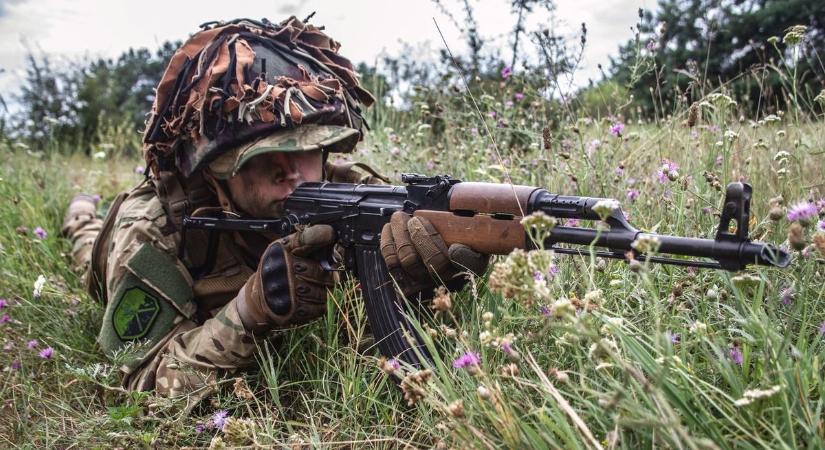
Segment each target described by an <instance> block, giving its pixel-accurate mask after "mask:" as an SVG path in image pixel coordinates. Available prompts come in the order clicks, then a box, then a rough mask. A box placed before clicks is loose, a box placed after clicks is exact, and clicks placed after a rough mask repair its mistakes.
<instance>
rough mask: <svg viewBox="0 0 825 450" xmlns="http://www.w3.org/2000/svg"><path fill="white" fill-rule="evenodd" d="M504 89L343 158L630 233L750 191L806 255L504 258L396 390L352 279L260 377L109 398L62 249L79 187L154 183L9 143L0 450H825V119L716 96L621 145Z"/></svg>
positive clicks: (105, 162)
mask: <svg viewBox="0 0 825 450" xmlns="http://www.w3.org/2000/svg"><path fill="white" fill-rule="evenodd" d="M512 95H513V93H512V92H510V91H508V90H506V89H504V90H502V92H500V93H497V95H496V96H486V97H485V98H481V99H479V102H480V106H479V107H480V109H481V110H482V111H481V112H475V111H474V110H473V108H470V107H468V108H465V109H458V108H454V109H450V108H447V109H446V110H445V111H443V112H442V113H441V117H442V119H443V120H444V121H445V122H446V123H450V124H453V125H451V126H449V127H446V128H444V129H437V127H433V126H432V122H431V121H429V120H425V119H426V118H428V117H429V111H426V110H425V109H424V108H422V105H417V106H416V108H417V109H416V111H418V113H420V117H419V118H417V117H416V116H415V114H412V117H411V118H410V119H409V120H405V121H399V120H389V119H387V118H384V119H382V120H381V121H380V122H379V123H380V124H381V125H383V126H374V127H373V133H372V135H371V136H370V137H369V139H368V140H367V141H366V142H364V144H363V146H362V147H361V150H359V152H358V153H357V154H356V155H353V158H356V159H359V160H363V161H366V162H368V163H371V164H374V165H375V166H377V167H379V168H381V169H382V170H383V171H384V172H385V173H388V174H390V175H392V176H394V177H395V182H397V183H398V182H399V179H398V174H399V173H401V172H422V173H449V174H452V175H454V176H456V177H458V178H462V179H466V180H476V181H495V182H505V181H507V179H508V177H509V178H510V179H512V181H513V182H514V183H520V184H531V185H539V186H544V187H546V188H548V190H550V191H554V192H561V193H566V194H571V195H590V196H607V197H613V198H616V199H618V200H620V201H621V203H622V207H623V209H624V210H625V211H626V213H627V215H628V216H629V218H630V221H631V223H633V224H634V225H636V226H637V227H639V228H641V229H645V230H651V231H655V232H658V233H662V234H676V235H684V236H695V237H711V238H712V236H713V235H714V233H715V231H716V230H715V227H716V226H717V222H718V212H719V207H720V203H721V201H722V197H723V193H724V186H725V184H726V183H727V182H730V181H737V180H744V181H747V182H748V183H751V184H752V185H753V187H754V198H753V204H752V221H751V222H752V223H751V224H750V229H751V235H752V237H753V238H754V239H758V240H762V241H766V242H770V243H774V244H777V245H783V246H785V247H786V248H788V249H791V247H792V246H796V248H800V249H802V250H801V251H794V261H793V263H792V265H791V266H790V267H789V268H787V269H784V270H780V269H772V268H751V269H749V270H747V271H745V272H742V273H726V272H722V271H714V270H694V269H687V268H675V267H664V266H654V265H650V266H646V265H645V266H643V267H641V269H640V270H631V268H630V267H628V265H627V264H625V263H623V262H618V261H602V260H599V259H591V258H580V257H567V256H562V255H559V256H556V257H553V258H544V257H543V256H546V255H543V256H542V257H540V255H535V256H534V257H531V258H530V259H525V258H524V257H523V256H521V257H519V256H518V255H516V256H513V257H510V258H509V259H505V258H503V257H502V258H499V259H497V263H498V264H500V265H499V266H498V267H497V269H494V270H493V272H495V274H496V275H495V277H494V278H495V280H494V281H495V283H489V285H488V280H489V278H488V277H483V278H481V279H478V280H475V282H474V283H473V284H472V286H470V288H468V289H467V290H466V291H465V292H462V293H459V294H453V295H452V298H451V303H452V307H451V308H450V309H449V310H448V311H442V312H439V313H437V314H434V315H433V317H428V318H425V320H423V322H422V327H423V328H424V329H425V331H426V333H425V334H426V336H428V338H429V339H431V341H432V345H434V346H436V347H437V348H438V349H439V353H438V355H439V356H438V357H437V358H435V361H434V362H433V365H432V367H430V368H429V371H427V372H418V373H409V371H408V368H403V367H402V368H400V369H397V370H395V372H396V375H399V376H401V377H404V378H405V382H404V383H403V386H404V392H403V393H402V392H401V391H400V390H399V389H398V388H397V387H396V385H395V383H394V382H393V380H392V376H390V375H388V374H387V373H386V372H388V371H393V368H392V367H390V366H388V365H386V364H383V365H382V364H381V363H380V362H379V359H378V357H377V356H378V355H377V351H376V350H375V348H373V347H372V341H371V339H370V337H369V334H368V332H367V328H366V325H367V324H366V320H365V317H364V315H365V314H364V311H363V307H362V306H361V304H360V302H359V294H358V292H357V290H356V289H355V288H354V287H353V286H350V285H346V286H342V288H341V289H340V290H339V291H337V292H336V293H335V295H333V296H332V297H331V301H330V308H329V313H328V315H327V316H326V317H325V318H324V319H322V320H320V321H318V322H316V323H314V324H312V325H310V326H306V327H303V328H301V329H298V330H294V331H290V332H287V333H284V334H283V335H282V336H281V337H280V342H278V343H277V344H276V343H275V341H273V343H272V344H271V345H267V346H266V347H265V348H262V349H261V357H260V370H253V371H249V372H245V373H238V374H236V375H235V376H230V377H228V378H227V379H226V381H224V382H222V383H221V389H220V391H219V394H218V395H217V396H215V397H214V398H212V399H211V400H208V401H205V402H203V403H201V404H198V405H195V406H194V407H191V408H190V407H187V402H186V400H185V399H166V398H159V397H155V396H153V395H152V394H151V393H127V392H123V391H122V390H121V389H120V388H119V380H118V376H117V373H116V370H114V369H113V368H112V367H111V366H110V365H108V364H107V361H106V360H105V358H104V357H103V355H102V354H101V353H100V352H99V350H98V348H97V347H96V344H95V341H94V340H95V336H96V333H97V330H98V327H99V320H100V318H101V315H102V311H103V310H102V307H101V306H100V305H98V304H95V303H94V302H93V301H92V300H91V299H90V298H89V297H88V296H87V295H86V294H85V293H84V292H83V289H82V283H81V280H80V279H79V277H78V275H77V274H75V273H72V271H71V270H70V268H69V265H68V259H67V252H68V251H69V250H70V248H69V245H68V243H67V242H65V241H64V240H62V239H61V238H60V236H59V227H60V222H61V219H62V214H63V207H64V206H65V204H66V202H67V201H68V199H69V198H70V197H71V196H72V195H73V193H75V192H77V191H85V192H91V193H97V194H99V195H100V196H101V197H102V198H103V203H104V204H105V202H106V200H108V199H111V198H112V197H113V196H114V195H115V194H116V193H117V192H118V191H119V190H120V189H124V188H127V187H128V186H130V185H132V184H135V183H136V182H138V181H139V180H140V179H141V175H138V174H136V173H135V167H136V166H139V165H141V163H140V161H139V160H138V159H137V156H135V157H133V158H129V157H113V156H112V157H104V158H99V159H88V158H86V157H82V156H61V155H57V154H55V155H43V154H41V153H39V152H36V151H33V150H30V149H25V148H19V147H9V148H8V149H6V150H3V151H2V152H0V162H1V163H2V164H0V166H1V167H0V178H2V180H0V297H2V298H3V299H4V300H2V301H0V302H2V303H0V304H2V309H0V317H2V322H3V323H2V324H0V336H2V337H0V341H2V345H3V350H2V351H0V447H3V448H8V447H22V448H42V447H58V448H110V447H123V448H140V447H150V446H157V447H170V446H209V445H212V446H214V447H216V448H220V446H222V445H225V446H227V447H234V446H270V445H275V446H281V445H282V446H286V447H288V448H303V446H306V445H309V446H322V447H326V446H329V447H333V448H405V447H407V446H409V447H411V448H419V447H421V448H429V447H435V448H466V447H472V448H490V447H492V448H502V447H503V448H584V449H591V448H622V449H639V448H691V449H697V448H707V449H715V448H719V449H727V448H766V449H767V448H770V449H775V448H788V449H791V448H808V449H815V448H823V447H825V418H823V406H825V404H823V392H825V385H823V373H825V367H823V364H824V363H825V308H824V307H825V265H823V259H824V258H825V229H823V227H825V223H823V222H821V220H822V219H821V217H822V216H823V213H825V176H824V175H823V163H825V151H823V149H825V126H823V124H822V122H821V121H814V122H810V123H809V122H804V121H799V122H797V121H796V120H795V119H793V118H792V117H791V116H792V115H791V114H785V115H781V116H780V115H775V116H774V115H771V116H767V117H750V118H745V117H743V118H740V117H738V114H735V113H734V112H733V109H734V108H731V107H729V105H727V103H726V100H725V98H723V97H708V98H707V99H706V100H707V101H706V103H705V105H703V106H700V107H699V109H700V110H701V111H699V112H700V114H699V116H700V119H699V121H698V123H697V124H696V125H695V126H693V127H688V126H687V125H686V124H685V122H686V120H687V118H688V110H687V108H685V111H684V112H683V113H682V114H676V115H674V116H673V117H671V118H668V119H664V120H660V121H656V122H652V123H637V122H636V121H627V123H621V125H623V126H624V128H623V129H622V130H619V128H621V126H619V123H620V122H621V119H619V118H610V119H591V118H571V119H569V120H568V121H567V122H566V123H565V124H564V125H562V126H559V127H556V128H554V131H552V132H551V131H550V130H549V129H548V130H547V131H544V132H543V128H544V125H543V124H540V123H537V122H536V121H535V120H534V119H533V117H534V116H533V114H534V113H535V114H536V117H539V114H538V113H539V111H538V110H537V108H540V101H539V100H540V99H538V98H537V97H536V98H532V97H531V94H530V93H529V92H528V93H526V94H525V95H526V98H525V97H524V96H522V98H517V99H518V101H523V102H532V103H530V105H532V106H527V107H523V108H519V107H517V106H516V107H514V106H512V101H511V99H512V98H513V97H512ZM508 104H509V106H508ZM468 105H469V103H468ZM488 111H498V116H497V117H496V118H492V117H490V116H491V115H490V114H488ZM482 112H483V114H482ZM502 117H503V118H504V119H505V120H506V121H507V122H506V123H504V124H502V122H501V120H502ZM390 124H392V125H390ZM399 124H401V125H399ZM611 130H612V131H611ZM516 138H517V139H516ZM717 187H719V188H720V189H721V191H720V189H717ZM780 196H781V198H782V200H778V199H777V197H780ZM798 202H811V203H812V205H813V206H810V207H809V208H808V209H810V208H815V209H817V213H818V214H819V216H820V217H815V215H816V213H815V214H814V216H805V212H804V209H800V208H799V206H795V205H796V203H798ZM798 211H801V212H800V213H799V214H796V213H797V212H798ZM789 213H791V217H790V218H791V219H794V218H798V216H800V215H801V216H802V218H803V219H805V218H806V217H807V220H802V221H801V222H806V224H805V225H804V226H801V227H800V226H799V225H792V223H791V222H790V221H789V217H788V214H789ZM771 216H773V217H771ZM795 222H796V223H800V220H796V221H795ZM580 225H581V226H588V224H586V223H582V224H580ZM817 230H818V231H817ZM789 232H790V233H791V235H790V237H789ZM514 267H515V268H516V269H518V270H508V268H509V269H513V268H514ZM519 274H522V275H519ZM531 275H532V276H531ZM38 280H41V281H40V282H38ZM40 284H42V286H40V287H39V288H36V287H35V286H36V285H40ZM502 286H507V287H508V288H507V289H505V290H503V292H505V293H506V294H507V295H506V296H504V295H502V288H501V287H502ZM491 287H495V288H496V289H491ZM35 290H39V295H35V293H34V291H35ZM582 305H586V307H582ZM47 349H51V351H49V350H47ZM468 353H469V354H473V355H476V354H477V357H478V362H477V363H474V362H475V361H472V360H471V361H470V362H469V363H467V361H468V358H467V356H466V354H468ZM462 355H465V356H464V358H463V360H459V363H457V364H456V363H455V360H457V359H460V358H461V356H462ZM460 361H464V364H463V365H464V366H465V367H455V366H456V365H458V366H461V365H462V364H461V363H460ZM408 400H409V401H408ZM224 417H226V419H224ZM224 421H226V423H225V424H224V425H223V427H222V430H220V429H219V428H221V427H220V425H221V423H223V422H224Z"/></svg>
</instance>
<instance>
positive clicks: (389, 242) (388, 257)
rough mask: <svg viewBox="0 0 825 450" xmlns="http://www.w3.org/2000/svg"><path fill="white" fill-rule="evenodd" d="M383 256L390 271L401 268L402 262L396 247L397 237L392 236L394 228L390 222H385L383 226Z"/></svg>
mask: <svg viewBox="0 0 825 450" xmlns="http://www.w3.org/2000/svg"><path fill="white" fill-rule="evenodd" d="M381 256H383V257H384V262H385V263H386V264H387V269H389V270H390V272H392V271H395V270H398V269H400V268H401V262H400V261H399V260H398V251H397V250H396V248H395V239H393V237H392V229H391V228H390V224H388V223H386V224H384V227H383V228H381Z"/></svg>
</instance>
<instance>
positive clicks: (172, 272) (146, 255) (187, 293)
mask: <svg viewBox="0 0 825 450" xmlns="http://www.w3.org/2000/svg"><path fill="white" fill-rule="evenodd" d="M126 268H127V270H128V271H129V272H131V273H133V274H134V275H135V276H136V277H138V278H139V279H140V280H141V281H142V282H143V283H145V284H146V285H148V286H149V287H151V288H152V290H153V291H154V292H157V293H158V294H159V295H160V296H161V297H163V298H165V299H166V300H167V301H169V302H170V303H171V304H172V305H174V306H175V308H177V309H178V311H180V312H181V314H183V315H184V316H186V317H187V318H190V317H192V315H193V314H194V313H195V310H196V305H195V302H194V301H192V297H193V293H192V283H191V281H190V279H188V278H187V276H186V275H184V274H183V272H182V271H181V269H180V267H179V265H178V264H177V263H176V262H175V260H174V259H173V258H172V257H171V256H169V255H167V254H166V253H164V252H162V251H161V250H159V249H157V248H155V247H154V246H153V245H152V244H143V245H141V246H140V248H139V249H138V250H137V252H135V254H134V255H132V256H131V257H130V258H129V260H128V261H126Z"/></svg>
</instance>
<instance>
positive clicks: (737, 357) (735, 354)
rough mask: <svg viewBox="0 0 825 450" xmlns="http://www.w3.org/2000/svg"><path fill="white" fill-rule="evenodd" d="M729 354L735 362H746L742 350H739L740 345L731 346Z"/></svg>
mask: <svg viewBox="0 0 825 450" xmlns="http://www.w3.org/2000/svg"><path fill="white" fill-rule="evenodd" d="M728 356H729V357H730V360H731V361H733V362H735V363H736V364H738V365H740V366H741V365H742V363H743V362H744V358H743V357H742V350H739V347H737V346H735V345H734V346H733V347H731V348H730V351H728Z"/></svg>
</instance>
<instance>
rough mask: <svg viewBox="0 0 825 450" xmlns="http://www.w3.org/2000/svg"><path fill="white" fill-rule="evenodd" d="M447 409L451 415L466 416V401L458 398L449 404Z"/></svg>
mask: <svg viewBox="0 0 825 450" xmlns="http://www.w3.org/2000/svg"><path fill="white" fill-rule="evenodd" d="M447 411H448V412H449V413H450V415H451V416H453V417H455V418H458V419H460V418H462V417H464V401H463V400H461V399H458V400H456V401H454V402H452V403H450V404H449V405H448V406H447Z"/></svg>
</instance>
